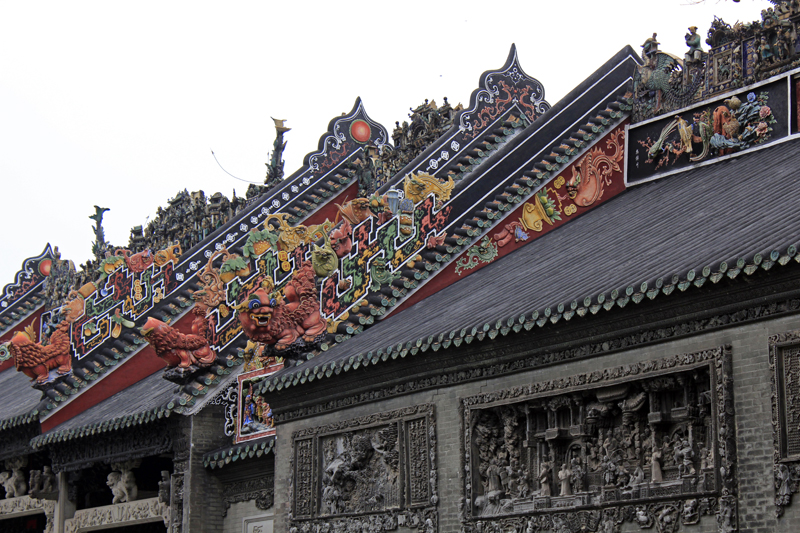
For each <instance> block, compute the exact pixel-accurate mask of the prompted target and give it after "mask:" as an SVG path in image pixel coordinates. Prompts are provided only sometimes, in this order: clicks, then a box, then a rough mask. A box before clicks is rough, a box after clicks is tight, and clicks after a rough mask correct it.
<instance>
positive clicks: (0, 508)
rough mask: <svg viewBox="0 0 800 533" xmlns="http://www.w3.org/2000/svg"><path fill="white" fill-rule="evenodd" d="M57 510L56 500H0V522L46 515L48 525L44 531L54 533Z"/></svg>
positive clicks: (21, 498)
mask: <svg viewBox="0 0 800 533" xmlns="http://www.w3.org/2000/svg"><path fill="white" fill-rule="evenodd" d="M55 509H56V502H55V501H54V500H37V499H35V498H31V497H30V496H19V497H18V498H7V499H5V500H0V520H4V519H6V518H17V517H20V516H26V515H32V514H38V513H44V516H45V517H46V518H47V525H46V526H45V529H44V531H45V533H52V531H53V513H54V512H55Z"/></svg>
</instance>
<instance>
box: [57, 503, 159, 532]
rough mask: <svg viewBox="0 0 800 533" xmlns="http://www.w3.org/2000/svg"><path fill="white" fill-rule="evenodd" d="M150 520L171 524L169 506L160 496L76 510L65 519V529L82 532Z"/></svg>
mask: <svg viewBox="0 0 800 533" xmlns="http://www.w3.org/2000/svg"><path fill="white" fill-rule="evenodd" d="M148 522H163V523H164V525H167V524H169V507H168V506H167V505H166V504H164V503H163V502H160V501H159V500H158V498H149V499H146V500H137V501H135V502H126V503H120V504H116V505H106V506H104V507H94V508H91V509H82V510H79V511H75V516H74V517H73V518H69V519H67V520H65V521H64V531H65V533H80V532H82V531H92V530H95V529H111V528H113V527H124V526H131V525H136V524H144V523H148Z"/></svg>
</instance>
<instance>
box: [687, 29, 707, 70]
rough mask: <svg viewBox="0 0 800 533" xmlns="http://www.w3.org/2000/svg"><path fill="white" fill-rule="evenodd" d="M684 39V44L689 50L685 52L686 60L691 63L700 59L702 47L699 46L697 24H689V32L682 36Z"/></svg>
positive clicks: (699, 39) (701, 57)
mask: <svg viewBox="0 0 800 533" xmlns="http://www.w3.org/2000/svg"><path fill="white" fill-rule="evenodd" d="M684 39H685V40H686V46H688V47H689V51H688V52H686V57H685V60H686V62H687V63H692V62H694V61H700V60H702V59H703V48H702V47H701V46H700V43H701V38H700V35H699V34H698V33H697V26H689V33H687V34H686V35H685V36H684Z"/></svg>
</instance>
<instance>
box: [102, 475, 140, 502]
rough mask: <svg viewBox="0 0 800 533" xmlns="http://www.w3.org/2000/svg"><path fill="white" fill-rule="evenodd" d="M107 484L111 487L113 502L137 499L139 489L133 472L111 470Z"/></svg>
mask: <svg viewBox="0 0 800 533" xmlns="http://www.w3.org/2000/svg"><path fill="white" fill-rule="evenodd" d="M106 485H108V487H109V488H110V489H111V493H112V494H113V495H114V499H113V500H112V501H111V503H125V502H132V501H135V500H136V497H137V496H138V493H139V489H138V488H137V487H136V479H135V478H134V476H133V472H131V471H130V470H126V471H124V472H111V473H110V474H109V475H108V478H107V479H106Z"/></svg>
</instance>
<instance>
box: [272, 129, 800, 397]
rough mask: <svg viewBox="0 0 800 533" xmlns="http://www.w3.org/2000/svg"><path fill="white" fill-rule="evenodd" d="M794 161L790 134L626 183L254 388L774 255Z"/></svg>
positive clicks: (795, 212)
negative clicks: (722, 158) (594, 204)
mask: <svg viewBox="0 0 800 533" xmlns="http://www.w3.org/2000/svg"><path fill="white" fill-rule="evenodd" d="M797 168H800V142H798V141H790V142H786V143H783V144H780V145H778V146H775V147H771V148H768V149H764V150H761V151H757V152H755V153H750V154H746V155H743V156H741V157H738V158H734V159H730V160H726V161H721V162H718V163H716V164H712V165H709V166H706V167H701V168H695V169H693V170H690V171H687V172H685V173H683V174H680V175H676V176H672V177H669V178H665V179H663V180H660V181H655V182H651V183H648V184H645V185H641V186H638V187H635V188H632V189H629V190H628V191H626V192H624V193H622V194H621V195H619V196H618V197H616V198H614V199H612V200H610V201H608V202H606V203H605V204H603V205H601V206H599V207H597V208H595V209H594V210H592V211H590V212H589V213H587V214H585V215H584V216H582V217H580V218H578V219H577V220H573V221H572V222H571V223H569V224H566V225H565V226H563V227H561V228H559V229H557V230H555V231H552V232H550V233H548V234H546V235H543V236H542V237H540V238H538V239H536V240H535V241H533V242H532V243H530V244H528V245H527V246H524V247H523V248H521V249H520V250H518V251H516V252H514V253H512V254H510V255H508V256H505V257H503V258H501V259H499V260H497V261H496V262H494V263H493V264H491V265H489V266H487V267H485V268H483V269H481V270H480V271H478V272H476V273H474V274H472V275H470V276H468V277H467V278H465V279H463V280H461V281H459V282H457V283H455V284H453V285H450V286H449V287H447V288H445V289H443V290H441V291H440V292H438V293H436V294H434V295H432V296H430V297H428V298H427V299H425V300H423V301H421V302H419V303H418V304H416V305H414V306H413V307H411V308H409V309H407V310H406V311H404V312H403V313H401V314H399V315H397V316H394V317H390V318H389V319H387V320H385V321H384V322H382V323H380V324H378V325H376V326H374V327H372V328H371V329H369V330H367V331H365V332H364V333H362V334H360V335H358V336H356V337H354V338H352V339H350V340H349V341H348V342H347V343H345V344H344V345H341V346H336V347H334V348H333V349H331V350H330V351H328V352H326V353H323V354H322V355H320V356H318V357H315V358H314V359H312V360H310V361H308V362H306V363H304V364H302V365H300V366H298V367H293V368H287V369H285V370H283V371H281V372H279V373H278V374H276V375H275V376H273V377H272V378H270V379H268V380H265V381H264V382H262V383H261V386H260V388H261V390H262V391H264V392H266V391H269V390H274V389H275V388H278V389H281V388H283V387H287V386H289V385H296V384H298V383H303V382H305V381H306V379H309V380H311V379H314V378H315V377H316V378H320V377H323V376H328V377H329V376H330V375H332V373H339V372H341V371H342V370H345V371H346V370H348V369H349V368H350V367H351V366H353V365H354V361H361V360H364V363H362V364H366V362H367V361H372V362H373V363H376V362H378V360H379V359H383V360H386V359H387V356H389V355H391V356H392V357H393V358H394V357H396V356H397V353H401V355H403V356H404V355H405V353H403V351H404V350H408V349H409V348H410V349H411V350H412V351H413V352H416V349H415V347H419V346H421V345H425V344H428V345H434V344H437V342H438V343H441V342H442V340H443V339H445V340H447V339H452V338H454V337H461V338H463V337H465V336H467V337H469V336H470V335H471V336H479V337H482V335H483V334H485V333H486V331H489V330H490V329H492V330H495V334H496V330H501V329H506V330H507V329H509V328H512V327H513V329H515V331H518V330H519V327H520V326H521V324H522V323H523V322H524V323H525V327H526V329H528V324H530V323H532V322H535V323H536V324H538V325H543V324H544V323H545V322H547V321H548V320H550V321H553V318H555V319H556V320H557V319H559V318H561V317H563V318H571V317H572V316H574V315H575V314H576V313H577V314H578V315H583V314H585V313H586V312H587V310H590V311H591V312H592V313H594V312H597V311H598V310H599V309H600V308H602V307H605V308H607V309H608V308H610V306H613V305H614V304H615V302H620V301H622V302H624V303H622V304H621V305H624V304H625V303H627V301H628V300H630V299H631V297H633V299H634V301H637V300H636V298H637V295H638V298H639V299H638V301H641V299H642V298H644V296H645V295H646V296H648V297H650V298H653V297H655V296H656V295H657V294H659V292H661V293H663V294H668V293H669V292H671V290H672V289H670V290H669V291H667V290H666V289H667V287H668V286H669V287H673V288H674V286H677V287H679V288H680V289H681V290H685V289H686V288H687V287H688V286H690V285H692V284H693V283H694V284H695V285H697V284H698V283H699V284H702V282H704V281H705V279H711V280H712V281H718V280H719V279H720V277H722V276H723V275H728V276H730V277H733V276H734V275H736V274H738V271H741V270H744V271H745V272H746V273H748V274H749V273H751V272H752V270H753V269H757V268H758V267H759V265H761V267H764V268H766V267H768V266H771V264H774V263H775V262H778V263H780V264H785V262H786V261H788V260H789V258H791V257H795V256H796V249H795V246H794V245H795V244H796V243H798V241H800V208H798V200H800V187H798V186H797ZM787 247H788V249H787ZM787 250H788V251H787ZM754 254H763V257H762V255H756V256H754ZM745 256H747V257H748V258H749V261H745V260H743V259H744V258H745ZM723 262H725V263H724V264H721V263H723ZM729 265H730V266H729ZM662 287H663V289H662ZM657 289H662V290H661V291H659V290H657ZM653 291H655V292H653ZM609 293H610V294H609ZM548 306H549V307H548ZM501 321H502V322H501ZM531 327H532V326H531ZM504 334H505V332H504ZM440 335H443V336H440ZM490 336H491V335H490ZM437 339H438V341H437ZM446 345H449V342H447V343H446ZM437 347H438V346H437ZM413 352H412V353H413ZM355 366H356V367H357V366H358V364H357V363H355Z"/></svg>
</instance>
